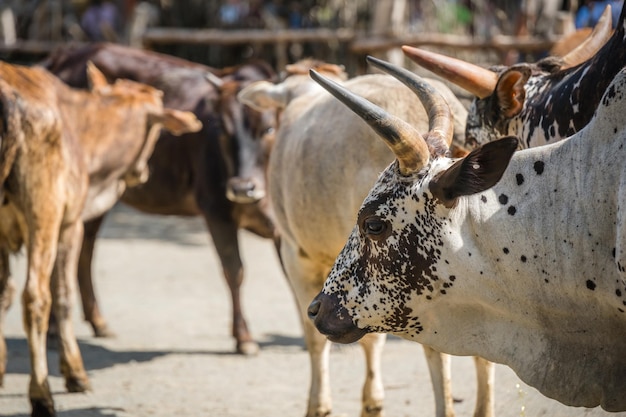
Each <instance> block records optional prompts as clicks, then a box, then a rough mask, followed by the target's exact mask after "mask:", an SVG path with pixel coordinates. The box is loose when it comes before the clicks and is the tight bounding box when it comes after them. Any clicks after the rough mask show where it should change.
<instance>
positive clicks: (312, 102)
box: [239, 62, 493, 417]
mask: <svg viewBox="0 0 626 417" xmlns="http://www.w3.org/2000/svg"><path fill="white" fill-rule="evenodd" d="M306 65H308V67H310V66H314V67H316V68H318V70H319V71H321V72H323V73H325V74H327V75H328V76H331V77H332V78H333V79H335V80H338V81H340V82H343V80H344V79H345V74H343V73H342V72H341V71H339V70H338V68H337V67H336V66H333V65H329V64H320V63H315V62H309V63H306ZM302 67H303V64H302V63H299V64H297V65H294V66H290V67H289V70H290V71H291V73H292V75H291V76H289V77H287V78H286V79H285V80H284V81H283V82H282V83H280V84H277V85H275V84H271V83H268V82H263V81H261V82H258V83H256V84H253V85H250V86H249V87H246V88H245V89H244V90H242V91H241V93H240V94H239V98H240V99H241V100H242V101H244V102H246V103H248V104H250V105H253V106H257V107H259V108H261V109H262V108H265V107H272V106H274V107H277V108H279V109H282V115H281V118H280V121H279V127H278V130H277V132H276V142H275V144H274V148H273V150H272V153H271V155H270V160H269V167H268V178H269V183H268V190H269V198H270V203H271V205H272V208H273V210H274V212H275V223H276V225H277V228H278V229H279V233H280V236H281V244H280V254H281V258H282V260H283V265H284V268H285V272H286V274H287V277H288V279H289V281H290V283H291V286H292V288H293V290H294V294H295V296H296V301H297V304H298V307H299V312H300V314H301V317H302V320H303V327H304V335H305V341H306V346H307V349H308V351H309V354H310V361H311V384H310V392H309V402H308V408H307V414H306V415H307V417H314V416H325V415H327V414H329V413H330V412H331V408H332V404H331V396H330V377H329V373H328V366H329V363H328V362H329V349H330V343H329V342H328V341H327V340H326V338H325V337H324V336H323V335H322V334H320V333H319V332H317V331H316V330H315V328H314V326H313V325H312V323H311V322H310V321H309V320H308V319H307V306H308V305H309V303H310V302H311V300H313V298H314V297H315V295H316V294H317V293H318V292H319V290H320V289H321V288H322V284H323V281H324V279H325V277H326V276H327V275H328V272H329V271H330V269H331V267H332V264H333V261H334V259H335V258H336V257H337V255H338V254H339V252H340V251H341V248H342V247H343V245H344V244H345V242H346V238H347V237H348V235H349V233H350V229H351V228H352V225H353V224H354V220H355V213H356V212H357V210H358V207H359V205H360V204H361V201H363V198H365V196H366V195H367V192H368V190H369V189H370V187H371V186H372V184H374V182H375V181H376V178H377V177H378V175H379V173H380V172H381V171H382V170H383V169H384V168H385V167H386V166H387V165H388V164H389V163H390V162H391V161H392V160H393V153H391V152H390V151H389V150H388V149H387V147H386V146H385V145H384V144H383V143H382V142H381V141H379V140H378V139H377V138H376V136H375V134H374V133H373V132H372V131H371V130H370V129H369V128H368V126H367V125H366V124H365V123H363V122H362V121H361V120H359V118H358V117H356V116H355V115H354V114H353V113H351V112H350V111H348V110H347V109H346V108H345V107H344V106H343V105H341V103H339V102H337V101H336V100H334V99H333V97H332V96H330V95H329V94H327V93H326V92H325V91H324V90H323V89H322V88H321V87H320V86H319V85H317V84H316V83H314V82H313V81H312V80H311V79H310V77H309V75H308V67H307V71H306V72H305V73H304V74H302V70H301V69H299V68H302ZM345 85H346V86H349V88H351V89H354V90H356V91H359V92H360V94H363V95H366V96H367V97H369V98H370V99H372V100H374V101H376V103H378V104H379V105H380V106H383V107H385V108H386V109H388V110H389V111H393V112H397V113H399V114H402V115H403V116H404V117H406V118H407V120H410V121H411V122H412V123H414V124H415V125H416V126H419V127H420V128H421V129H423V130H424V131H425V130H427V128H428V122H427V120H428V116H427V113H426V112H425V110H424V108H423V106H422V105H421V104H420V101H419V99H418V98H417V97H416V96H415V94H413V93H412V92H410V91H409V90H408V89H407V88H406V87H404V86H403V85H402V84H401V83H400V82H398V81H397V80H395V79H394V78H393V77H390V76H388V75H381V74H377V75H367V76H362V77H357V78H353V79H351V80H349V81H346V82H345ZM436 85H437V87H438V88H440V89H441V91H445V92H446V93H447V94H448V95H447V97H448V101H449V102H450V104H451V105H452V106H454V109H455V113H456V114H455V116H456V119H455V122H454V126H455V128H456V131H457V135H456V136H458V137H459V138H462V136H463V128H464V121H465V115H466V111H465V109H464V108H463V107H462V106H461V104H460V103H459V102H458V100H457V99H456V97H455V96H454V95H453V94H452V93H451V92H450V90H448V89H447V88H446V87H445V86H444V85H443V84H442V83H437V84H436ZM449 139H452V137H450V138H449ZM461 143H462V142H461ZM383 343H384V336H383V335H376V334H373V335H368V336H367V337H365V338H364V339H362V346H363V348H364V349H365V355H366V366H367V371H366V381H365V383H364V387H363V405H362V414H361V415H362V416H363V417H365V416H368V417H374V416H381V415H382V413H383V395H384V392H383V384H382V374H381V370H380V357H381V353H382V348H383ZM425 351H426V354H427V360H428V362H429V369H430V370H431V378H432V380H433V387H434V389H435V399H436V411H437V416H439V417H443V416H446V417H451V416H453V415H454V409H453V404H452V394H451V389H450V381H449V378H450V369H449V358H448V357H447V356H442V355H441V354H440V353H439V352H436V351H434V350H433V349H430V348H429V347H426V346H425ZM477 372H478V394H477V397H478V400H477V405H476V414H475V415H476V416H492V415H493V398H492V394H493V365H492V364H489V363H488V362H486V361H484V360H477Z"/></svg>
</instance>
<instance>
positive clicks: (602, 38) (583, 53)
mask: <svg viewBox="0 0 626 417" xmlns="http://www.w3.org/2000/svg"><path fill="white" fill-rule="evenodd" d="M612 33H613V18H612V16H611V5H610V4H607V6H606V7H605V8H604V12H602V16H600V19H598V23H596V26H595V27H594V28H593V31H592V32H591V34H590V35H589V36H588V37H587V39H585V40H584V41H583V42H582V43H581V44H580V45H578V46H577V47H576V48H574V49H572V50H571V51H570V52H568V53H567V54H566V55H565V56H564V57H563V61H565V64H564V65H563V66H562V67H561V69H562V70H563V69H567V68H571V67H575V66H576V65H578V64H582V63H583V62H585V61H587V60H588V59H589V58H591V57H592V56H594V55H595V54H596V52H598V51H599V50H600V48H602V47H603V46H604V44H605V43H606V42H607V41H608V40H609V38H610V37H611V34H612Z"/></svg>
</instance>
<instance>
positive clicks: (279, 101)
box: [237, 81, 287, 111]
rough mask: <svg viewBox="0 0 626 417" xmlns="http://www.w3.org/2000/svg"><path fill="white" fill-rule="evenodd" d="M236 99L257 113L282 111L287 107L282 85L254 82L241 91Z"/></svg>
mask: <svg viewBox="0 0 626 417" xmlns="http://www.w3.org/2000/svg"><path fill="white" fill-rule="evenodd" d="M237 99H238V100H239V101H240V102H241V103H243V104H246V105H248V106H250V107H252V108H253V109H255V110H257V111H265V110H271V109H282V108H284V107H285V106H286V105H287V94H286V92H285V88H284V87H283V85H282V84H278V85H276V84H272V83H270V82H269V81H256V82H254V83H252V84H250V85H248V86H246V87H244V88H242V89H241V91H240V92H239V94H237Z"/></svg>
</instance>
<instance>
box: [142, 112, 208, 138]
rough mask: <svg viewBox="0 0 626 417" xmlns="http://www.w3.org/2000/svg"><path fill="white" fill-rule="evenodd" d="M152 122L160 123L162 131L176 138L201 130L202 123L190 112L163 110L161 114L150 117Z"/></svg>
mask: <svg viewBox="0 0 626 417" xmlns="http://www.w3.org/2000/svg"><path fill="white" fill-rule="evenodd" d="M152 122H156V123H162V124H163V129H165V130H167V131H168V132H171V133H172V134H174V135H176V136H179V135H182V134H184V133H190V132H197V131H198V130H200V129H202V122H201V121H200V120H198V118H197V117H196V115H195V114H193V113H192V112H190V111H180V110H174V109H167V108H164V109H163V113H162V114H160V115H154V116H152Z"/></svg>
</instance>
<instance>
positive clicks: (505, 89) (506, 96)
mask: <svg viewBox="0 0 626 417" xmlns="http://www.w3.org/2000/svg"><path fill="white" fill-rule="evenodd" d="M530 73H531V71H530V68H528V67H524V66H518V67H511V68H509V69H507V70H506V71H504V72H503V73H502V75H500V78H499V79H498V83H497V84H496V91H495V94H496V97H497V100H498V107H499V110H500V111H501V112H502V114H503V116H504V117H506V118H511V117H513V116H515V115H517V114H519V112H520V111H522V107H523V106H524V100H525V99H526V91H525V90H524V85H525V84H526V81H528V78H530Z"/></svg>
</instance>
